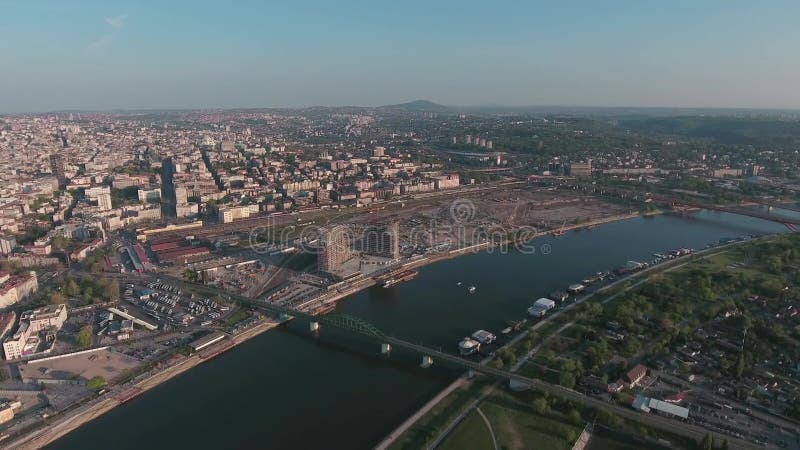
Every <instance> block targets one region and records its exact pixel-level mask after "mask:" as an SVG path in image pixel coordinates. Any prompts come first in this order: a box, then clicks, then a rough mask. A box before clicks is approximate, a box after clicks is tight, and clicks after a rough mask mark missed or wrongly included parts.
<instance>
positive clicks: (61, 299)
mask: <svg viewBox="0 0 800 450" xmlns="http://www.w3.org/2000/svg"><path fill="white" fill-rule="evenodd" d="M62 303H67V296H66V295H64V294H62V293H61V292H58V291H53V292H52V293H51V294H50V304H51V305H59V304H62Z"/></svg>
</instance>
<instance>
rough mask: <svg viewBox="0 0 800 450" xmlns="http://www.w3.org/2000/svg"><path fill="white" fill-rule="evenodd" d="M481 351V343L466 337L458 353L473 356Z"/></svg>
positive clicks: (459, 345) (459, 344)
mask: <svg viewBox="0 0 800 450" xmlns="http://www.w3.org/2000/svg"><path fill="white" fill-rule="evenodd" d="M480 349H481V343H480V342H478V341H476V340H475V339H472V338H469V337H465V338H464V339H462V340H461V342H459V343H458V351H459V352H460V353H461V354H462V355H463V356H467V355H472V354H474V353H477V352H479V351H480Z"/></svg>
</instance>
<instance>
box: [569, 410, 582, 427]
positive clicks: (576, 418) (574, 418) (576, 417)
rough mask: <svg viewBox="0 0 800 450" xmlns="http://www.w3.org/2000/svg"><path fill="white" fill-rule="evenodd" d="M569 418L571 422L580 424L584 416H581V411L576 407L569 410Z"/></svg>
mask: <svg viewBox="0 0 800 450" xmlns="http://www.w3.org/2000/svg"><path fill="white" fill-rule="evenodd" d="M567 420H569V422H570V423H571V424H573V425H580V424H582V423H583V417H581V413H580V412H579V411H578V410H577V409H575V408H572V409H570V410H569V411H568V412H567Z"/></svg>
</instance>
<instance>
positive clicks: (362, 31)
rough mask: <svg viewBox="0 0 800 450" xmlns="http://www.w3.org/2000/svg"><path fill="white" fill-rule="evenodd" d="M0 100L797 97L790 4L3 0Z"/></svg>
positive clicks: (244, 105)
mask: <svg viewBox="0 0 800 450" xmlns="http://www.w3.org/2000/svg"><path fill="white" fill-rule="evenodd" d="M4 9H5V14H3V16H2V17H0V51H2V54H3V55H4V60H5V62H6V64H4V66H5V67H4V70H2V71H0V98H1V99H2V102H0V113H11V114H13V113H35V112H51V111H69V110H72V111H110V110H187V109H251V108H298V107H310V106H364V107H374V106H383V105H391V104H398V103H404V102H408V101H414V100H416V99H425V100H430V101H433V102H436V103H440V104H443V105H449V106H461V107H475V106H483V105H486V106H505V107H570V108H580V107H586V108H594V107H612V108H613V107H619V108H700V109H710V108H714V109H716V108H720V109H780V110H796V109H800V91H798V90H797V89H796V88H795V85H796V81H795V80H796V74H797V73H800V60H798V59H797V58H791V57H790V55H791V54H793V53H794V52H795V49H794V48H793V47H794V45H793V44H794V43H795V42H798V41H800V29H798V27H796V26H795V24H794V23H793V22H794V18H796V17H798V16H800V14H798V13H800V4H798V3H796V2H789V1H776V2H770V3H769V4H753V3H750V2H744V1H740V0H735V1H709V2H703V3H700V4H697V3H696V2H688V1H676V2H670V3H668V4H644V3H643V2H634V1H612V2H605V4H602V5H600V4H594V3H586V4H580V5H578V4H571V5H554V4H551V3H539V2H524V3H512V4H506V5H503V7H502V8H498V7H496V6H494V5H490V4H487V3H486V2H451V1H445V2H437V3H436V4H432V5H428V4H424V3H421V2H420V3H413V4H409V3H406V4H395V3H378V2H375V3H355V2H339V3H336V4H328V3H325V2H318V1H312V2H309V3H307V4H305V5H303V6H299V5H289V4H271V5H267V4H263V3H260V2H254V1H241V2H235V3H234V4H226V5H221V4H217V3H211V2H182V1H175V2H169V3H167V4H159V3H157V2H145V3H137V4H129V3H126V2H117V1H108V2H99V1H87V2H81V3H80V4H67V3H60V2H54V1H42V2H25V1H19V0H12V1H7V2H4Z"/></svg>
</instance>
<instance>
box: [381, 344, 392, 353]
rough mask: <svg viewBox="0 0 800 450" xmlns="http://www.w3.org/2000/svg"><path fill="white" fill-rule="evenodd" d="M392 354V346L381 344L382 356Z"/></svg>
mask: <svg viewBox="0 0 800 450" xmlns="http://www.w3.org/2000/svg"><path fill="white" fill-rule="evenodd" d="M391 352H392V344H387V343H383V344H381V354H382V355H387V356H388V355H389V354H390V353H391Z"/></svg>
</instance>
